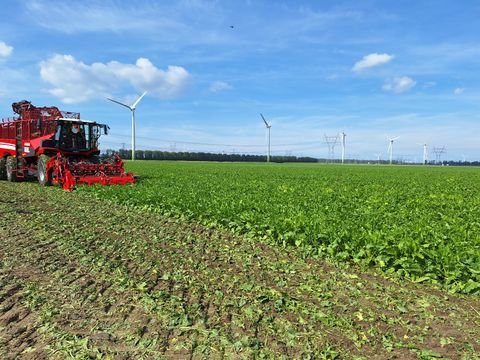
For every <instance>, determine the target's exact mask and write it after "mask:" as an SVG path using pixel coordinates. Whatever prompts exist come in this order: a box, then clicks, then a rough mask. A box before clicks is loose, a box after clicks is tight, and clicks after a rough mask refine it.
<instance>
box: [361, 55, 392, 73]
mask: <svg viewBox="0 0 480 360" xmlns="http://www.w3.org/2000/svg"><path fill="white" fill-rule="evenodd" d="M393 58H394V56H393V55H389V54H378V53H373V54H369V55H366V56H364V57H363V59H362V60H360V61H357V62H356V63H355V65H353V68H352V71H355V72H360V71H363V70H365V69H369V68H372V67H375V66H379V65H383V64H386V63H388V62H390V61H392V60H393Z"/></svg>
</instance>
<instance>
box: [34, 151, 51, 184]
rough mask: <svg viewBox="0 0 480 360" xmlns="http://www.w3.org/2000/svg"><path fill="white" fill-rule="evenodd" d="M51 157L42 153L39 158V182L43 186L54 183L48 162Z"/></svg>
mask: <svg viewBox="0 0 480 360" xmlns="http://www.w3.org/2000/svg"><path fill="white" fill-rule="evenodd" d="M48 160H50V157H48V156H47V155H43V154H42V155H40V156H39V157H38V160H37V179H38V183H39V184H40V185H42V186H50V185H52V174H51V171H50V172H47V163H48Z"/></svg>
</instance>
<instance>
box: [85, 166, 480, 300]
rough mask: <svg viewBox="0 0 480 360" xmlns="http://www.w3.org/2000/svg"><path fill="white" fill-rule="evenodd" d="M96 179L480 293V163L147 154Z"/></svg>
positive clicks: (142, 199)
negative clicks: (154, 157)
mask: <svg viewBox="0 0 480 360" xmlns="http://www.w3.org/2000/svg"><path fill="white" fill-rule="evenodd" d="M128 167H129V168H130V169H131V170H132V171H134V172H135V173H136V174H138V175H139V176H140V177H141V181H140V183H139V184H138V185H136V186H130V187H109V188H108V187H91V188H83V189H82V191H88V192H93V193H94V194H95V195H96V196H98V197H99V198H106V199H111V200H114V201H118V202H120V203H124V204H128V205H133V206H136V207H139V208H141V209H145V210H151V211H155V212H158V213H161V214H164V215H167V216H176V217H180V218H187V219H189V220H195V221H200V222H201V223H202V224H204V225H207V226H216V227H221V228H226V229H229V230H233V231H234V232H236V233H240V234H247V235H248V236H251V237H254V238H258V239H263V240H267V241H272V242H275V243H278V244H280V245H284V246H285V245H293V246H296V247H299V248H301V249H302V250H304V251H305V252H306V253H307V254H309V255H314V256H317V255H320V256H328V257H330V258H335V259H337V260H346V261H353V262H357V263H359V264H361V265H364V266H374V267H376V268H379V269H381V270H383V271H384V272H386V273H387V274H392V275H395V276H400V277H406V278H409V279H411V280H413V281H416V282H431V283H435V284H439V285H441V286H443V287H445V288H447V289H449V290H451V291H454V292H463V293H472V294H479V293H480V169H477V168H439V167H418V166H416V167H406V166H399V167H397V166H395V167H389V166H325V165H318V164H308V165H299V164H295V165H288V164H285V165H283V164H281V165H278V164H267V165H266V164H223V163H220V164H216V163H176V162H170V163H169V162H141V161H138V162H136V163H130V164H129V165H128Z"/></svg>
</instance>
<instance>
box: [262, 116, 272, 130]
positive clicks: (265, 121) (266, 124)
mask: <svg viewBox="0 0 480 360" xmlns="http://www.w3.org/2000/svg"><path fill="white" fill-rule="evenodd" d="M260 116H261V117H262V119H263V122H264V123H265V126H266V127H267V128H269V127H270V125H268V122H267V120H265V118H264V117H263V115H262V114H260Z"/></svg>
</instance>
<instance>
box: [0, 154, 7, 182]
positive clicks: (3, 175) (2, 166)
mask: <svg viewBox="0 0 480 360" xmlns="http://www.w3.org/2000/svg"><path fill="white" fill-rule="evenodd" d="M6 165H7V161H6V160H5V158H0V180H7V168H6Z"/></svg>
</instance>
